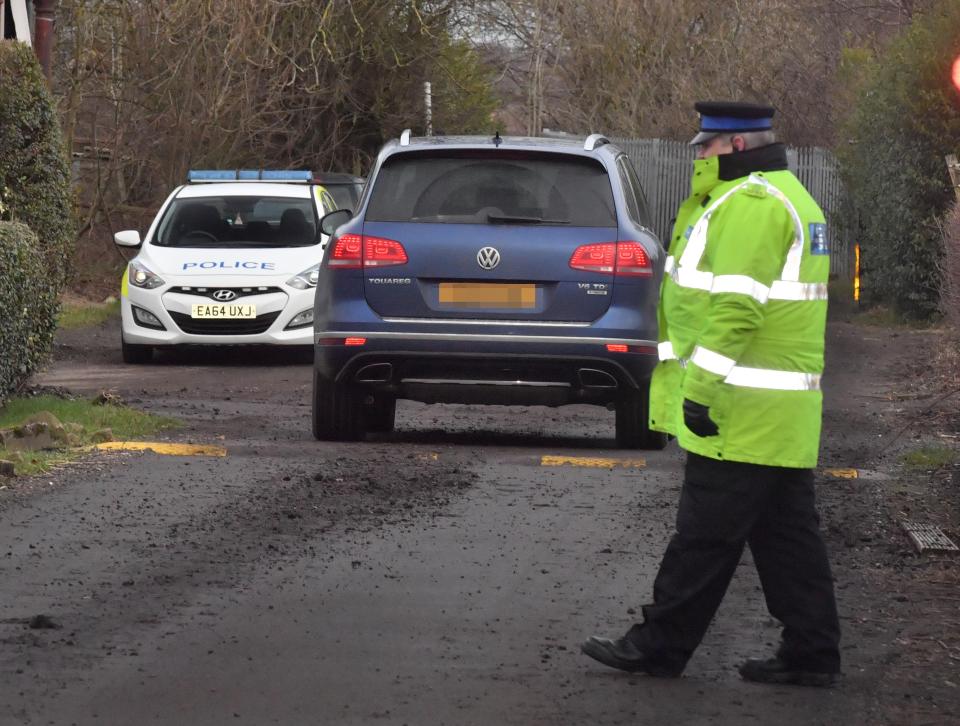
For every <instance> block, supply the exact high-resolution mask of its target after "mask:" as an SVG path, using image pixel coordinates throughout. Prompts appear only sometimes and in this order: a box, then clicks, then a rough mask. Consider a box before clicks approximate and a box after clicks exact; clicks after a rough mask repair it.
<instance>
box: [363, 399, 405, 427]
mask: <svg viewBox="0 0 960 726" xmlns="http://www.w3.org/2000/svg"><path fill="white" fill-rule="evenodd" d="M363 413H364V423H365V428H366V430H367V431H372V432H376V433H379V434H389V433H390V432H391V431H393V423H394V420H395V419H396V414H397V399H396V398H394V397H393V396H379V395H378V396H377V397H376V398H375V399H374V401H373V403H372V404H370V405H369V406H364V407H363Z"/></svg>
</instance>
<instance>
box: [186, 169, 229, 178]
mask: <svg viewBox="0 0 960 726" xmlns="http://www.w3.org/2000/svg"><path fill="white" fill-rule="evenodd" d="M236 178H237V172H235V171H233V170H232V169H191V170H190V171H189V172H188V173H187V181H233V180H235V179H236Z"/></svg>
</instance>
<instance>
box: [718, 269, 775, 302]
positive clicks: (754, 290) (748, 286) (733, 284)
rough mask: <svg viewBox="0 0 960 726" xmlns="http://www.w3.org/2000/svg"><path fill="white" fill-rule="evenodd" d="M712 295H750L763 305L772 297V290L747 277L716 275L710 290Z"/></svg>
mask: <svg viewBox="0 0 960 726" xmlns="http://www.w3.org/2000/svg"><path fill="white" fill-rule="evenodd" d="M710 292H712V293H720V292H736V293H740V294H741V295H748V296H749V297H752V298H753V299H754V300H756V301H757V302H758V303H760V304H761V305H763V304H764V303H765V302H766V301H767V298H768V297H769V296H770V288H769V287H767V286H766V285H764V284H763V283H762V282H757V281H756V280H754V279H753V278H752V277H747V276H746V275H716V276H715V277H714V278H713V285H712V286H711V288H710Z"/></svg>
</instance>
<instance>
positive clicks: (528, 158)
mask: <svg viewBox="0 0 960 726" xmlns="http://www.w3.org/2000/svg"><path fill="white" fill-rule="evenodd" d="M366 219H367V220H368V221H371V222H425V223H437V222H441V223H444V222H445V223H451V224H487V223H494V224H496V223H505V224H509V223H510V222H511V221H517V222H518V223H540V224H561V225H570V226H573V227H615V226H616V224H617V216H616V212H615V211H614V205H613V193H612V191H611V189H610V180H609V178H608V177H607V172H606V169H604V167H603V165H602V164H600V163H599V162H597V161H594V160H592V159H587V158H581V157H575V156H565V155H560V154H535V153H525V152H523V153H521V152H467V153H463V152H461V153H454V152H447V153H445V154H438V153H435V152H434V153H431V154H429V155H426V154H398V155H395V156H393V157H391V158H390V159H388V160H387V161H386V162H385V163H384V165H383V167H382V168H381V169H380V173H379V174H378V175H377V179H376V182H375V183H374V187H373V192H372V194H371V198H370V204H369V206H368V208H367V213H366Z"/></svg>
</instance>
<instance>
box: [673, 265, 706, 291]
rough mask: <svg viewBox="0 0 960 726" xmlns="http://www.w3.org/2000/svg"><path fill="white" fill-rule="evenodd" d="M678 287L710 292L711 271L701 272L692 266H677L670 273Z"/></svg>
mask: <svg viewBox="0 0 960 726" xmlns="http://www.w3.org/2000/svg"><path fill="white" fill-rule="evenodd" d="M670 277H672V278H673V281H674V282H675V283H677V284H678V285H679V286H680V287H690V288H693V289H694V290H705V291H707V292H710V288H712V287H713V273H712V272H703V271H702V270H697V269H695V268H693V267H678V268H676V269H675V270H674V271H673V273H672V274H671V275H670Z"/></svg>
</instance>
